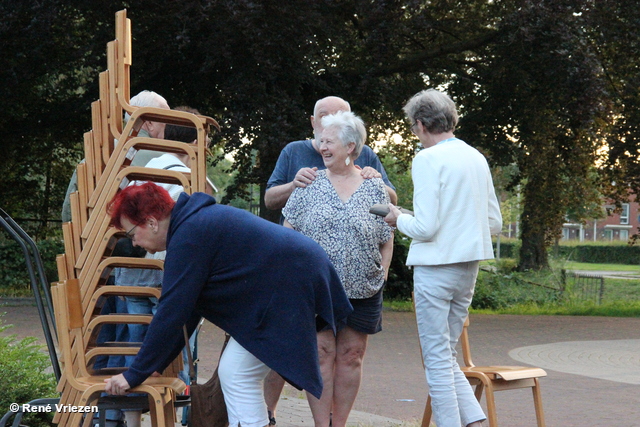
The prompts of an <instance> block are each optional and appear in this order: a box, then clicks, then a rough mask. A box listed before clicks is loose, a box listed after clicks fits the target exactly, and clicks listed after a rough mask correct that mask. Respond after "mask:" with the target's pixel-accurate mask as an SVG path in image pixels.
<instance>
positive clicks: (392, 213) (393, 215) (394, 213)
mask: <svg viewBox="0 0 640 427" xmlns="http://www.w3.org/2000/svg"><path fill="white" fill-rule="evenodd" d="M401 214H402V212H400V209H398V208H397V207H395V206H394V205H392V204H391V203H389V213H388V214H387V216H385V217H384V222H386V223H387V224H389V225H390V226H391V227H396V226H397V223H398V217H399V216H400V215H401Z"/></svg>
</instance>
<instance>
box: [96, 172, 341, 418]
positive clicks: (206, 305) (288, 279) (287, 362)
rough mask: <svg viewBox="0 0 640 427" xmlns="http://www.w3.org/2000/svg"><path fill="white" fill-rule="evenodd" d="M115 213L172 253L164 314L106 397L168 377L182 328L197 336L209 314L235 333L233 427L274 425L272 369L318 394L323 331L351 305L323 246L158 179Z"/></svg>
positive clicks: (144, 242)
mask: <svg viewBox="0 0 640 427" xmlns="http://www.w3.org/2000/svg"><path fill="white" fill-rule="evenodd" d="M108 212H109V214H110V215H111V225H112V226H115V227H117V228H119V229H122V230H125V231H126V232H127V235H128V236H130V237H131V239H132V242H133V244H134V245H135V246H142V247H144V248H145V249H146V250H147V252H149V253H155V252H158V251H164V250H166V251H167V256H166V260H165V269H164V281H163V292H162V297H161V298H160V301H159V305H158V311H157V314H156V315H155V316H154V317H153V320H152V321H151V324H150V325H149V329H148V331H147V334H146V336H145V338H144V341H143V343H142V347H141V349H140V351H139V352H138V355H137V356H136V358H135V360H134V362H133V363H132V364H131V367H130V368H129V370H127V371H126V372H124V373H123V374H120V375H117V376H114V377H112V378H110V379H108V380H106V383H107V384H106V391H107V392H108V393H111V394H116V395H123V394H126V393H127V392H128V390H129V389H130V388H131V387H135V386H136V385H138V384H140V383H142V382H143V381H144V380H145V379H146V378H148V377H149V376H151V375H152V374H153V373H154V372H162V371H163V370H164V369H165V368H166V367H167V366H168V365H169V364H170V363H171V361H172V360H173V359H175V357H176V356H177V355H178V354H179V353H180V351H181V350H182V348H183V347H184V333H183V326H184V325H186V327H187V331H188V334H191V333H192V332H193V331H194V329H195V328H196V325H197V324H198V322H199V320H200V318H201V317H204V318H206V319H207V320H209V321H210V322H212V323H214V324H215V325H217V326H218V327H220V328H221V329H223V330H224V331H225V332H227V333H228V334H229V335H230V336H231V339H230V340H229V343H228V345H227V347H226V348H225V350H224V353H223V355H222V357H221V360H220V365H219V377H220V383H221V386H222V390H223V393H224V399H225V403H226V406H227V411H228V416H229V425H231V426H238V425H242V426H243V427H263V426H266V425H268V424H269V421H268V418H267V408H266V404H265V401H264V395H263V383H262V381H263V379H264V377H265V376H266V375H267V372H268V370H269V369H273V370H275V371H276V372H278V373H279V374H280V375H282V376H283V377H284V378H287V380H288V381H289V382H291V383H292V384H294V385H296V386H297V387H299V388H301V389H304V390H307V391H308V392H309V393H311V394H312V395H313V396H316V397H320V395H321V393H322V377H321V375H320V368H319V365H318V347H317V343H316V331H317V328H324V327H325V326H328V329H329V330H330V331H332V333H334V332H335V331H336V330H337V329H339V326H340V325H341V324H342V323H343V322H344V319H345V318H346V317H347V316H348V315H349V314H350V313H351V311H352V307H351V304H350V303H349V300H348V299H347V296H346V294H345V292H344V289H343V288H342V285H341V284H340V279H339V277H338V274H337V273H336V271H335V269H334V268H333V266H332V265H331V261H329V258H328V257H327V255H326V253H325V252H324V250H323V249H322V248H321V247H320V246H319V245H318V244H317V243H315V242H314V241H313V240H311V239H309V238H308V237H305V236H303V235H302V234H300V233H296V232H294V231H292V230H289V229H286V228H285V227H281V226H279V225H277V224H273V223H271V222H269V221H266V220H264V219H262V218H259V217H257V216H256V215H253V214H251V213H250V212H247V211H244V210H241V209H236V208H233V207H230V206H224V205H219V204H217V203H216V200H215V199H214V198H213V197H211V196H209V195H207V194H204V193H194V194H193V195H191V196H189V195H187V194H186V193H182V194H181V195H180V196H179V198H178V201H177V202H174V201H173V199H171V197H170V196H169V193H168V192H167V191H166V190H165V189H163V188H161V187H159V186H158V185H155V184H153V183H143V184H141V185H132V186H129V187H126V188H125V189H123V190H122V191H120V192H119V193H118V194H117V195H116V196H115V197H114V199H113V200H112V201H111V202H110V203H109V206H108ZM265 283H269V284H270V286H265Z"/></svg>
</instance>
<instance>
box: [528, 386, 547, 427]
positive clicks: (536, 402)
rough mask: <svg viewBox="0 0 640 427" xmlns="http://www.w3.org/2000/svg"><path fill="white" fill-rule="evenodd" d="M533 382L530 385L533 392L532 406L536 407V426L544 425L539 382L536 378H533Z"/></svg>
mask: <svg viewBox="0 0 640 427" xmlns="http://www.w3.org/2000/svg"><path fill="white" fill-rule="evenodd" d="M533 382H534V384H535V385H534V386H533V387H531V391H532V392H533V406H534V407H535V408H536V420H537V422H538V427H545V426H546V423H545V420H544V409H542V393H541V392H540V382H539V381H538V378H534V379H533Z"/></svg>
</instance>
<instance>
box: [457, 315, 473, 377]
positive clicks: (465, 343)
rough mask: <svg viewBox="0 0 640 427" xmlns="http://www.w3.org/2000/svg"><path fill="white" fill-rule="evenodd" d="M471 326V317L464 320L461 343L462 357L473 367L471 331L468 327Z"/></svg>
mask: <svg viewBox="0 0 640 427" xmlns="http://www.w3.org/2000/svg"><path fill="white" fill-rule="evenodd" d="M468 327H469V317H468V316H467V318H466V319H465V321H464V326H463V327H462V334H461V335H460V345H461V346H462V358H463V359H464V365H465V366H466V367H468V368H473V367H474V366H476V365H474V364H473V360H472V359H471V346H470V345H469V332H468V331H467V328H468Z"/></svg>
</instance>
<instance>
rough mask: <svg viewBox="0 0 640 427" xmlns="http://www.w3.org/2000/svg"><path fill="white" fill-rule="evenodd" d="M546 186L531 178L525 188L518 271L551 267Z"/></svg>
mask: <svg viewBox="0 0 640 427" xmlns="http://www.w3.org/2000/svg"><path fill="white" fill-rule="evenodd" d="M544 191H545V189H544V186H541V185H536V184H535V181H534V180H533V179H532V180H530V181H529V182H528V183H527V184H526V185H525V188H524V207H523V209H522V215H521V216H520V221H521V231H520V240H521V241H522V246H521V247H520V261H519V263H518V271H526V270H542V269H543V268H547V267H549V261H548V259H547V246H546V235H547V228H548V224H546V220H547V217H548V216H547V215H548V213H549V212H548V211H549V210H550V209H549V206H548V203H543V200H544V199H542V198H543V197H544Z"/></svg>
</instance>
